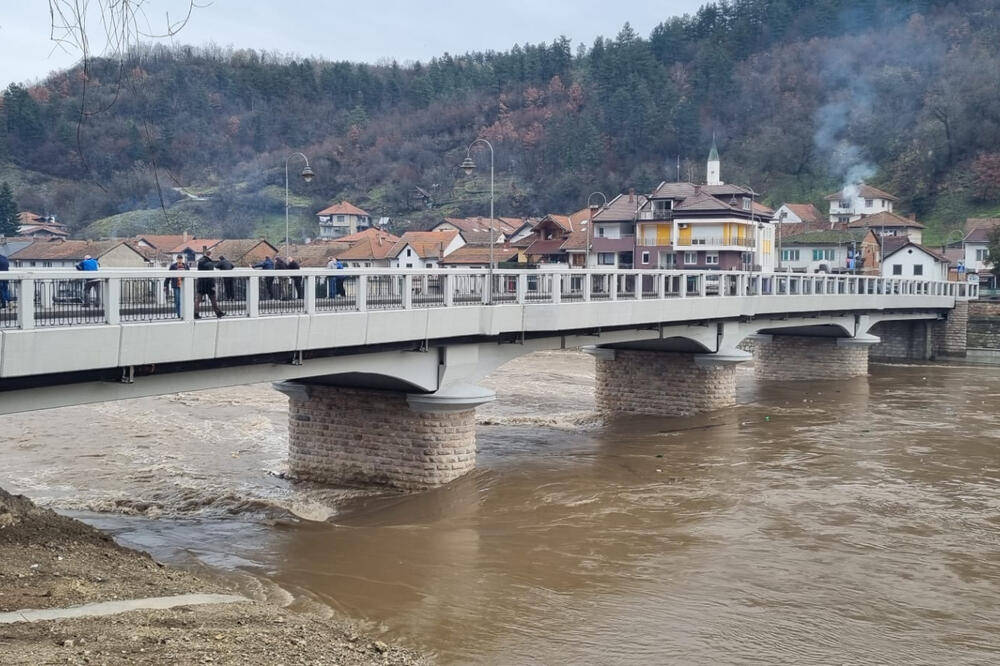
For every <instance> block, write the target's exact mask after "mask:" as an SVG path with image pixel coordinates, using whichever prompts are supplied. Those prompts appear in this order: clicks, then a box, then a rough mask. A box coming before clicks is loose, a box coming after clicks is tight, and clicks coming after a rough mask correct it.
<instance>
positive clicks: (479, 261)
mask: <svg viewBox="0 0 1000 666" xmlns="http://www.w3.org/2000/svg"><path fill="white" fill-rule="evenodd" d="M519 256H520V251H519V250H518V248H516V247H510V246H501V247H497V246H494V247H493V263H494V264H500V263H503V262H516V261H517V260H518V258H519ZM438 264H439V265H440V266H441V268H478V269H486V268H489V267H490V248H489V247H488V246H487V247H482V246H469V245H465V246H463V247H460V248H458V249H457V250H455V251H454V252H452V253H450V254H448V256H446V257H444V258H443V259H441V260H440V261H439V262H438Z"/></svg>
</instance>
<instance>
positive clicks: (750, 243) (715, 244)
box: [674, 238, 755, 250]
mask: <svg viewBox="0 0 1000 666" xmlns="http://www.w3.org/2000/svg"><path fill="white" fill-rule="evenodd" d="M754 245H755V243H754V239H752V238H691V239H689V240H688V241H687V242H686V243H685V242H684V241H683V238H682V239H678V241H677V244H676V245H675V246H674V248H675V249H677V250H748V249H750V250H752V249H753V248H754Z"/></svg>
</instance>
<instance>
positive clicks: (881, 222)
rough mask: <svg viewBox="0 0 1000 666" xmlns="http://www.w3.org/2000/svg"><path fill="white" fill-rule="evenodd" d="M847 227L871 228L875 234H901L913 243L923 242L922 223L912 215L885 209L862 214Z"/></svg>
mask: <svg viewBox="0 0 1000 666" xmlns="http://www.w3.org/2000/svg"><path fill="white" fill-rule="evenodd" d="M847 227H848V228H849V229H871V230H872V231H874V232H875V235H876V236H880V237H881V236H889V237H891V236H902V237H906V238H908V239H910V240H911V241H913V242H914V243H921V242H923V233H924V229H925V228H926V227H924V225H922V224H920V223H919V222H917V221H916V219H914V217H913V216H910V217H903V216H902V215H898V214H896V213H893V212H890V211H886V212H883V213H875V214H874V215H864V216H862V217H860V218H858V219H857V220H855V221H853V222H851V223H850V224H848V225H847Z"/></svg>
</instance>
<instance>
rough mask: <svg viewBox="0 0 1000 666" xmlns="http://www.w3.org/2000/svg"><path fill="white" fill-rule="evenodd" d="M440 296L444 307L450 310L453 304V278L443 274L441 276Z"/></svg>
mask: <svg viewBox="0 0 1000 666" xmlns="http://www.w3.org/2000/svg"><path fill="white" fill-rule="evenodd" d="M441 296H442V299H443V300H444V306H445V307H446V308H450V307H451V306H452V305H454V303H455V276H453V275H449V274H448V273H444V274H443V275H442V276H441Z"/></svg>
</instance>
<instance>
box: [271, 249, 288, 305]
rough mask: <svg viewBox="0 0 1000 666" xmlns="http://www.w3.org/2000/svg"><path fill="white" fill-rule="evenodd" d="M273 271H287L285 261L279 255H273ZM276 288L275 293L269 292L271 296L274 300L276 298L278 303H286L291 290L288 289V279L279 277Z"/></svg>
mask: <svg viewBox="0 0 1000 666" xmlns="http://www.w3.org/2000/svg"><path fill="white" fill-rule="evenodd" d="M274 270H276V271H284V270H288V264H287V263H285V260H284V259H283V258H282V257H281V255H280V254H276V255H274ZM276 286H277V291H272V292H271V295H272V296H273V297H274V298H276V299H277V300H279V301H287V300H288V299H289V298H291V297H290V296H289V291H291V290H290V289H289V288H288V278H285V277H279V278H278V281H277V283H276Z"/></svg>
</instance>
